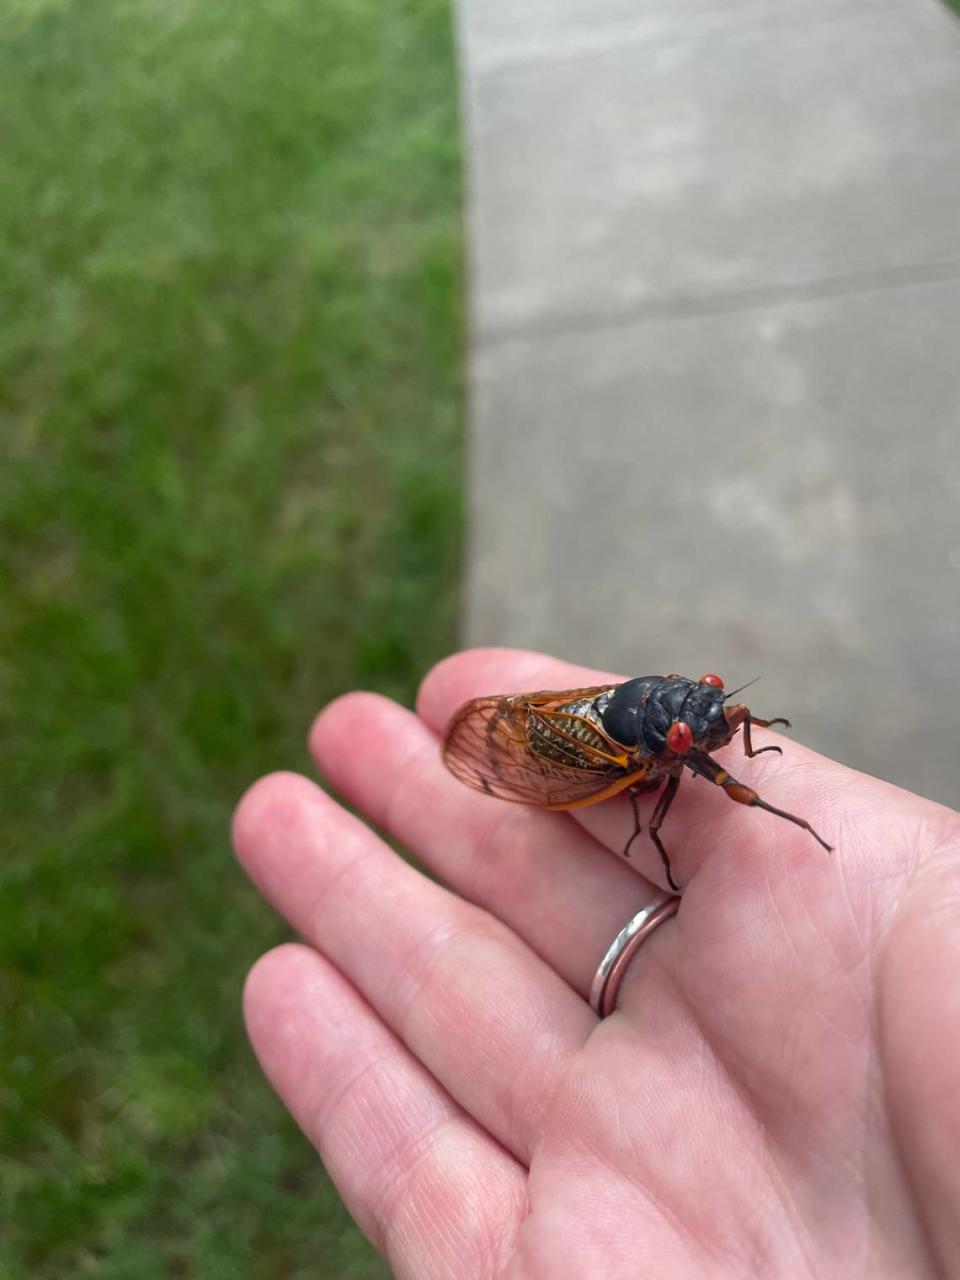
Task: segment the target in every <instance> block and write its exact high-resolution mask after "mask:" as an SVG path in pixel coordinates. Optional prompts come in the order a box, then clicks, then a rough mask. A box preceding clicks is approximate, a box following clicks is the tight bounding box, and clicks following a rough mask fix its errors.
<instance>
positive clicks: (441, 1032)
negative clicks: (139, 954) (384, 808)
mask: <svg viewBox="0 0 960 1280" xmlns="http://www.w3.org/2000/svg"><path fill="white" fill-rule="evenodd" d="M234 838H235V843H236V848H237V853H238V855H239V857H240V860H241V862H242V863H243V865H244V867H245V868H246V870H247V872H248V874H249V875H250V876H251V878H252V879H253V880H254V881H255V883H256V884H257V885H258V886H259V887H260V889H261V890H262V892H263V893H264V895H265V896H266V897H267V898H268V899H269V900H270V901H271V902H272V903H273V904H274V905H275V906H276V907H277V909H278V910H279V911H281V912H282V913H283V914H284V915H285V916H286V917H287V919H288V920H289V921H290V923H291V924H292V925H293V926H294V928H296V929H297V930H298V931H299V932H300V933H301V934H302V935H303V936H304V937H305V938H306V939H307V940H308V941H309V942H311V943H313V945H315V946H316V947H317V948H318V949H320V950H321V951H323V953H324V954H325V955H326V956H328V957H329V959H330V960H332V961H333V963H334V964H335V965H336V966H337V968H338V969H340V970H341V972H342V973H344V975H345V976H346V977H347V978H348V979H349V980H350V981H351V982H352V983H353V984H354V985H355V986H356V987H357V988H358V989H359V990H360V991H361V992H362V994H363V995H364V996H365V997H366V999H367V1000H368V1001H369V1002H370V1004H371V1005H373V1007H374V1009H375V1010H376V1011H377V1013H378V1014H379V1015H380V1017H381V1018H382V1019H383V1020H384V1021H385V1022H386V1023H387V1024H388V1026H390V1027H391V1028H392V1029H393V1030H394V1031H395V1032H396V1033H397V1034H398V1035H399V1036H400V1038H401V1039H402V1040H403V1042H404V1043H405V1044H406V1045H407V1046H408V1048H409V1049H410V1050H411V1051H412V1052H413V1053H414V1054H415V1055H416V1056H417V1057H418V1058H419V1059H420V1060H421V1061H422V1062H423V1063H424V1064H425V1065H426V1066H427V1067H428V1069H429V1070H430V1071H431V1072H432V1073H433V1074H434V1075H435V1076H436V1078H437V1079H438V1080H439V1081H440V1083H441V1084H442V1085H443V1086H444V1088H446V1089H447V1091H448V1092H449V1093H450V1094H451V1095H452V1096H453V1097H454V1098H456V1099H457V1101H459V1102H460V1104H461V1105H462V1106H463V1107H464V1108H465V1109H466V1110H467V1111H468V1112H469V1113H470V1114H471V1115H473V1116H474V1117H475V1118H476V1119H477V1120H478V1121H479V1122H480V1123H481V1124H482V1125H483V1127H484V1128H485V1129H488V1130H489V1131H490V1132H491V1133H493V1134H494V1135H495V1136H496V1137H497V1139H498V1140H499V1141H500V1142H502V1143H503V1144H504V1145H505V1146H507V1147H508V1149H509V1150H510V1151H512V1152H513V1153H514V1154H515V1155H517V1156H518V1157H519V1158H520V1159H523V1160H526V1159H527V1158H528V1156H529V1150H530V1147H531V1145H532V1144H533V1142H534V1141H535V1140H536V1138H537V1136H538V1134H539V1129H540V1122H541V1115H542V1111H543V1107H544V1105H545V1099H546V1096H547V1095H548V1094H549V1091H550V1085H551V1082H552V1081H553V1080H554V1078H555V1077H556V1075H557V1073H558V1072H560V1071H562V1070H563V1068H564V1066H565V1065H566V1062H567V1061H568V1059H569V1056H570V1055H571V1053H574V1052H576V1051H577V1050H579V1048H580V1047H581V1046H582V1044H583V1042H584V1041H585V1040H586V1038H587V1036H588V1035H589V1034H590V1031H591V1029H592V1027H593V1026H594V1025H595V1023H596V1020H595V1018H594V1016H593V1014H592V1013H591V1011H590V1010H589V1008H587V1007H586V1006H585V1005H584V1004H583V1002H582V1001H581V1000H580V999H579V997H578V996H577V995H576V994H575V993H574V992H573V991H571V990H570V988H569V987H568V986H567V985H566V983H565V982H563V981H562V979H561V978H559V977H558V975H557V974H556V973H554V972H553V970H552V969H550V968H549V967H548V966H547V965H545V964H544V963H543V961H542V960H540V959H538V957H537V956H535V955H534V954H533V952H531V951H530V950H529V948H528V947H526V946H525V945H524V944H523V943H522V942H521V941H520V940H519V938H517V937H516V935H515V934H513V933H511V931H510V930H509V929H507V928H506V927H505V926H504V925H502V924H500V923H499V922H498V921H496V920H494V919H493V918H492V917H491V916H489V915H487V913H486V912H483V911H481V910H479V909H478V908H477V907H474V906H471V905H470V904H468V903H466V902H464V901H463V900H462V899H460V898H458V897H456V896H455V895H454V894H451V893H449V892H448V891H447V890H446V889H444V888H442V887H441V886H440V885H437V884H434V883H433V882H432V881H430V880H428V879H427V878H426V876H423V875H421V874H420V873H419V872H418V871H416V870H414V868H413V867H411V866H409V865H408V864H407V863H405V862H404V861H403V860H402V859H401V858H399V857H398V856H397V855H396V854H395V853H394V852H393V851H392V850H391V849H390V848H389V847H388V846H387V845H385V844H384V843H383V841H382V840H380V839H379V838H378V837H377V836H375V835H374V833H373V832H372V831H371V830H370V829H369V827H367V826H365V825H364V824H363V823H362V822H360V821H359V820H358V819H357V818H354V817H353V816H352V815H351V814H349V813H347V812H346V810H344V809H342V808H341V807H340V805H338V804H336V803H335V802H334V801H333V800H332V799H331V798H330V797H329V796H327V795H326V794H325V793H324V792H323V791H321V790H320V788H319V787H317V786H315V785H314V784H313V783H312V782H309V781H308V780H307V779H306V778H301V777H298V776H296V775H294V774H276V775H273V776H271V777H268V778H264V779H262V780H261V781H260V782H259V783H256V784H255V785H254V786H253V787H252V788H251V789H250V791H248V792H247V794H246V795H245V796H244V798H243V799H242V801H241V803H240V806H239V808H238V810H237V815H236V819H235V824H234Z"/></svg>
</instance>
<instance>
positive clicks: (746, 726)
mask: <svg viewBox="0 0 960 1280" xmlns="http://www.w3.org/2000/svg"><path fill="white" fill-rule="evenodd" d="M752 724H755V725H759V726H760V728H761V729H769V728H770V726H771V725H772V724H782V725H784V726H785V727H786V728H787V729H789V728H790V721H789V720H784V718H783V716H776V717H775V718H774V719H773V720H760V719H759V718H758V717H757V716H752V715H750V713H749V712H748V713H747V718H746V719H745V720H744V722H743V751H744V755H746V756H748V757H749V759H751V760H752V759H753V757H754V756H762V755H763V753H764V751H775V752H776V753H777V755H778V756H782V755H783V747H775V746H771V747H757V749H756V750H754V747H753V742H752V741H751V738H750V726H751V725H752Z"/></svg>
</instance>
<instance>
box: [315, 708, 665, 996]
mask: <svg viewBox="0 0 960 1280" xmlns="http://www.w3.org/2000/svg"><path fill="white" fill-rule="evenodd" d="M357 741H360V742H362V743H363V744H364V750H363V752H362V753H361V752H358V751H356V750H354V749H351V744H353V743H355V742H357ZM310 745H311V749H312V751H313V755H314V758H315V760H316V762H317V767H318V768H319V770H320V772H321V774H322V775H323V776H324V777H325V778H327V779H329V781H330V782H331V783H332V784H333V786H334V787H336V789H337V790H338V791H339V792H340V793H341V794H342V795H343V796H344V798H345V799H346V800H347V801H349V803H350V804H351V805H354V806H356V807H357V808H359V809H360V810H362V812H363V813H365V814H366V815H368V816H369V817H370V819H371V820H372V821H373V822H375V823H376V824H377V825H378V826H380V827H383V828H384V829H385V830H387V831H388V832H389V833H390V835H392V836H393V837H394V838H395V839H396V840H398V841H399V842H400V843H401V844H402V845H404V846H405V847H406V848H408V849H411V850H413V851H414V852H415V853H416V855H417V857H419V858H421V859H422V860H423V861H424V863H425V864H426V865H427V866H428V867H430V869H431V870H432V871H434V872H436V873H437V874H438V875H439V876H440V877H441V878H442V879H443V880H444V881H445V882H446V883H447V884H449V885H451V886H452V887H453V888H454V889H456V890H457V892H458V893H459V894H460V895H461V896H463V897H465V898H467V899H469V900H470V901H471V902H475V903H477V904H478V905H479V906H482V907H484V908H485V909H486V910H488V911H490V912H492V913H493V914H494V915H495V916H497V917H498V918H499V919H500V920H503V921H504V922H505V923H506V924H508V925H509V926H510V928H511V929H513V930H514V932H516V933H518V934H519V935H520V937H522V938H523V939H524V940H525V941H526V942H527V943H528V944H529V945H530V946H531V947H532V948H533V949H534V950H535V951H536V952H537V954H538V955H540V956H542V957H543V959H544V960H546V961H547V963H548V964H549V965H550V966H551V967H552V968H554V969H555V970H556V971H557V972H558V973H559V974H560V975H561V977H563V978H565V979H566V981H567V982H568V983H570V985H571V986H573V987H574V988H575V989H576V990H577V991H579V992H580V994H581V995H582V996H586V995H587V994H588V992H589V990H590V983H591V981H592V979H593V975H594V973H595V972H596V968H597V965H598V963H599V961H600V958H601V957H602V955H603V952H604V950H605V948H606V947H607V945H608V944H609V942H610V941H611V939H612V938H613V937H614V936H615V935H616V934H617V933H618V932H619V931H620V929H622V928H623V926H624V924H626V922H627V920H628V919H629V918H630V916H632V915H633V914H634V913H635V912H636V911H638V910H639V909H640V908H641V907H642V906H644V905H646V904H647V903H648V902H650V901H651V900H652V899H653V898H655V897H656V896H657V895H658V893H659V890H658V889H657V888H656V886H654V885H652V884H650V883H649V882H648V881H647V880H645V879H644V878H643V877H642V876H639V875H637V874H636V872H635V871H634V870H633V869H632V868H631V867H630V866H628V865H626V864H624V863H622V862H620V861H618V860H617V859H616V858H612V857H611V856H610V854H609V853H608V851H607V850H606V849H604V848H603V847H602V846H601V845H599V844H598V843H597V841H595V840H594V839H593V838H592V837H591V836H589V835H588V834H587V833H586V832H585V831H584V830H583V829H582V828H581V827H579V826H578V825H577V824H576V823H574V822H571V821H570V819H569V818H568V817H567V816H566V815H565V814H559V813H547V812H545V811H543V810H537V809H532V808H530V807H528V806H526V805H516V804H508V803H506V802H505V801H500V800H493V799H491V798H490V797H488V796H483V795H480V794H479V793H478V792H475V791H471V790H470V789H469V788H468V787H465V786H463V784H462V783H460V782H458V781H457V779H456V778H454V776H453V775H452V774H451V773H450V772H449V771H448V770H447V769H446V768H445V767H444V764H443V761H442V760H441V758H440V749H439V744H438V741H437V738H436V736H435V735H434V734H433V733H432V732H431V731H430V729H428V728H427V727H426V726H425V725H424V723H423V721H422V720H420V719H419V717H418V716H415V715H414V714H413V713H412V712H410V711H406V710H405V709H404V708H402V707H400V706H398V705H397V704H396V703H395V702H391V701H390V700H389V699H388V698H382V697H379V696H378V695H376V694H371V693H356V694H348V695H347V696H346V697H344V698H339V699H338V700H337V701H336V702H334V703H331V705H330V706H329V707H327V708H326V710H324V711H323V712H322V713H321V714H320V715H319V716H318V717H317V719H316V721H315V722H314V726H313V729H312V731H311V734H310Z"/></svg>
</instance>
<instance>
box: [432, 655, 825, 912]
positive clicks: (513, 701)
mask: <svg viewBox="0 0 960 1280" xmlns="http://www.w3.org/2000/svg"><path fill="white" fill-rule="evenodd" d="M742 687H744V688H745V687H746V686H742ZM739 692H740V690H739V689H735V690H733V692H732V693H730V694H725V693H724V690H723V681H722V680H721V679H720V677H719V676H715V675H705V676H701V677H700V679H699V680H690V679H688V678H687V677H686V676H679V675H669V676H639V677H638V678H637V679H635V680H627V681H625V682H624V683H623V684H603V685H596V686H594V687H593V688H588V689H567V690H564V691H562V692H556V693H551V692H541V693H523V694H505V695H493V696H491V697H486V698H474V699H472V701H470V702H467V703H465V704H464V705H463V706H462V707H461V708H460V709H459V711H457V712H456V713H455V714H454V716H453V718H452V719H451V721H450V724H449V725H448V726H447V730H446V734H445V735H444V740H443V759H444V762H445V763H446V765H447V768H448V769H450V771H451V772H452V773H453V774H455V775H456V777H458V778H459V779H460V781H461V782H465V783H466V784H467V786H470V787H474V788H476V790H478V791H483V792H485V793H486V794H487V795H490V796H497V797H498V798H499V799H501V800H515V801H517V802H519V803H520V804H529V805H538V806H540V807H542V808H545V809H579V808H582V807H584V806H586V805H591V804H599V803H600V801H601V800H608V799H609V798H610V797H611V796H615V795H617V793H618V792H620V791H626V792H627V793H628V794H629V796H630V800H631V803H632V806H633V814H634V831H633V834H632V835H631V836H630V839H629V840H628V841H627V844H626V847H625V848H624V851H623V852H624V856H625V857H629V853H630V846H631V845H632V844H633V842H634V840H635V839H636V838H637V836H638V835H639V834H640V831H641V829H642V828H641V823H640V811H639V806H638V803H637V796H638V795H639V794H640V793H641V792H644V791H651V790H654V789H655V788H657V787H659V786H660V785H661V783H664V786H663V790H662V791H661V793H660V795H659V797H658V798H657V801H656V804H655V805H654V809H653V813H652V815H651V817H650V821H649V823H648V824H647V830H648V831H649V833H650V838H651V840H652V841H653V843H654V845H655V846H656V849H657V852H658V853H659V855H660V858H661V859H662V861H663V866H664V870H665V872H666V876H667V882H668V883H669V885H670V887H671V889H673V890H675V891H677V892H679V886H678V885H677V883H676V881H675V880H674V878H673V872H672V870H671V867H670V859H669V857H668V856H667V851H666V849H665V848H664V847H663V843H662V841H661V839H660V828H661V826H662V825H663V820H664V818H665V817H666V816H667V811H668V810H669V808H670V805H671V804H672V803H673V798H674V796H675V795H676V794H677V788H678V787H679V785H680V778H681V776H682V774H683V770H684V767H686V768H688V769H689V770H690V771H691V772H692V773H694V774H697V775H699V776H700V777H702V778H707V779H709V781H710V782H713V783H715V784H716V785H717V786H718V787H722V788H723V790H724V791H725V792H726V793H727V795H728V796H729V797H730V799H731V800H735V801H737V803H738V804H746V805H753V806H755V807H756V808H759V809H766V810H767V812H768V813H775V814H776V815H777V816H778V817H780V818H786V819H787V821H788V822H793V823H796V825H797V826H798V827H803V828H804V829H805V830H807V831H809V832H810V834H811V835H812V836H813V838H814V839H815V840H817V841H818V842H819V843H820V844H821V845H822V846H823V848H824V849H826V850H827V851H828V852H829V851H830V845H828V844H827V842H826V841H825V840H823V839H822V838H821V837H820V836H819V835H817V833H816V831H814V829H813V827H811V825H810V823H809V822H807V821H805V820H804V819H803V818H798V817H796V815H794V814H792V813H786V812H785V811H784V810H783V809H776V808H774V806H773V805H772V804H767V802H766V801H765V800H762V799H761V798H760V796H759V795H757V793H756V791H754V790H752V788H750V787H747V786H745V785H744V784H743V783H742V782H738V781H737V780H736V778H734V777H732V776H731V775H730V774H729V773H728V772H727V771H726V770H725V769H723V768H722V767H721V766H720V765H719V764H718V763H717V762H716V761H715V760H712V759H711V757H710V753H711V752H713V751H716V750H718V748H720V747H724V746H726V745H727V743H728V742H730V741H731V739H732V738H733V736H734V734H735V733H736V732H737V730H738V729H742V730H743V747H744V752H745V753H746V755H747V756H749V757H751V758H752V757H753V756H757V755H760V753H761V752H763V751H776V752H780V748H779V747H775V746H769V747H759V748H757V749H754V746H753V742H752V740H751V736H750V730H751V727H752V726H754V725H755V726H757V727H759V728H767V727H768V726H769V725H773V724H782V725H786V726H787V727H788V728H789V724H790V722H789V721H788V720H784V719H783V718H782V717H777V718H776V719H774V720H760V719H758V718H757V717H756V716H754V715H751V713H750V710H749V708H748V707H746V706H745V705H744V704H743V703H735V704H734V705H732V706H727V705H726V704H727V699H728V698H730V697H732V696H733V695H734V694H735V693H739ZM781 754H782V753H781ZM664 780H665V782H664Z"/></svg>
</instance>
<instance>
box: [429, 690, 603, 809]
mask: <svg viewBox="0 0 960 1280" xmlns="http://www.w3.org/2000/svg"><path fill="white" fill-rule="evenodd" d="M609 687H610V686H609V685H602V686H599V687H597V688H594V689H574V690H565V691H563V692H560V693H549V692H543V693H535V694H527V695H521V696H518V697H508V696H498V697H489V698H474V699H473V701H472V702H468V703H466V704H465V705H464V706H462V707H461V708H460V710H459V711H458V712H457V713H456V714H455V715H454V717H453V719H452V720H451V722H450V724H449V726H448V728H447V731H446V735H445V737H444V741H443V759H444V762H445V764H446V765H447V768H448V769H449V770H450V771H451V773H453V774H454V775H455V776H456V777H457V778H459V779H460V781H461V782H465V783H466V784H467V786H470V787H474V788H475V789H476V790H477V791H483V792H485V793H486V794H487V795H492V796H497V797H499V798H500V799H501V800H516V801H519V802H520V803H522V804H530V805H540V806H542V807H544V808H555V807H557V806H559V805H571V804H577V803H583V802H585V801H588V800H589V798H590V797H591V796H593V795H598V796H599V793H601V792H604V791H605V790H606V789H607V788H608V787H609V786H610V784H611V782H613V781H615V780H616V779H618V778H621V777H623V776H624V774H625V772H627V770H626V769H625V765H626V759H625V757H624V756H623V754H622V752H623V749H622V748H618V747H617V746H616V745H615V744H613V743H610V742H609V740H608V739H606V738H605V737H604V735H603V734H602V732H601V731H600V730H599V729H598V728H597V727H596V726H595V725H592V724H590V723H589V722H588V721H586V720H585V719H583V718H582V717H579V716H576V715H571V713H570V712H569V711H566V710H565V709H564V708H565V707H566V706H567V705H568V704H570V703H572V702H578V701H582V700H584V699H589V698H591V697H595V696H596V695H597V694H599V693H602V692H604V691H605V690H606V689H608V688H609Z"/></svg>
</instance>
